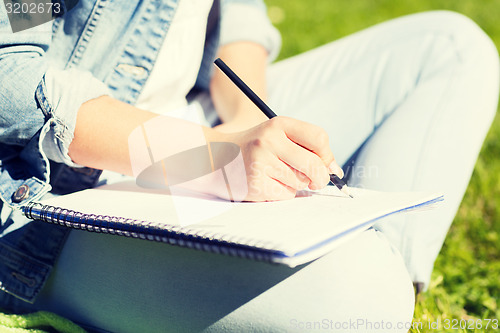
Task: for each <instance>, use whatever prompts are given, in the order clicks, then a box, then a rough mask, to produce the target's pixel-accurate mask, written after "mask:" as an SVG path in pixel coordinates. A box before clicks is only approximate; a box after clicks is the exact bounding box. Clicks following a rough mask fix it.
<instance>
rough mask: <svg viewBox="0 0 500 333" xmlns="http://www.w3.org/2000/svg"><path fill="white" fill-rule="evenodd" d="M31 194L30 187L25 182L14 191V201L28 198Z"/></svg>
mask: <svg viewBox="0 0 500 333" xmlns="http://www.w3.org/2000/svg"><path fill="white" fill-rule="evenodd" d="M29 196H30V188H29V187H28V185H26V184H24V185H21V186H19V188H18V189H17V191H16V192H15V193H14V195H13V196H12V201H14V202H21V201H23V200H24V199H26V198H28V197H29Z"/></svg>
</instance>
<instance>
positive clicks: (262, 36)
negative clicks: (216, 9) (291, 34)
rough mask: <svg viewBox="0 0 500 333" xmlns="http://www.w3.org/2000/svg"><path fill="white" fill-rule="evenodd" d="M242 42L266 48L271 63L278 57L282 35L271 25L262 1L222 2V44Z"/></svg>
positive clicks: (224, 0)
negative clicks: (249, 42) (253, 43)
mask: <svg viewBox="0 0 500 333" xmlns="http://www.w3.org/2000/svg"><path fill="white" fill-rule="evenodd" d="M242 40H245V41H252V42H255V43H258V44H260V45H262V46H264V47H265V48H266V50H267V51H268V52H269V60H270V61H272V60H274V59H276V57H277V56H278V54H279V51H280V48H281V35H280V33H279V31H278V30H277V29H276V28H275V27H274V26H273V25H272V24H271V21H270V20H269V18H268V16H267V13H266V6H265V4H264V2H263V1H262V0H222V20H221V36H220V44H221V45H224V44H228V43H231V42H236V41H242Z"/></svg>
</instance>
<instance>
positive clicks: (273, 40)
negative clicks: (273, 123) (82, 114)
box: [0, 0, 280, 308]
mask: <svg viewBox="0 0 500 333" xmlns="http://www.w3.org/2000/svg"><path fill="white" fill-rule="evenodd" d="M178 1H181V0H127V1H112V0H79V1H78V3H77V4H76V6H75V7H74V8H73V9H71V10H69V11H68V12H67V13H65V14H64V15H62V16H61V17H58V18H57V19H55V20H54V21H51V22H49V23H46V24H43V25H40V26H37V27H35V28H31V29H28V30H26V31H21V32H17V33H12V30H11V27H10V25H9V21H8V15H7V11H6V7H5V6H3V4H0V78H1V81H0V82H1V85H0V199H1V200H0V211H1V215H0V290H3V291H4V292H7V293H9V294H11V295H14V296H16V297H17V298H20V299H22V300H25V301H28V302H33V301H34V300H35V297H36V294H37V293H38V291H39V290H40V289H41V288H42V286H43V284H44V282H45V280H46V279H47V277H48V274H49V273H50V270H51V268H52V266H53V264H54V262H55V260H56V258H57V254H58V253H59V251H60V249H61V246H62V244H63V243H64V239H65V237H66V235H67V230H66V229H64V228H61V227H57V226H52V225H47V224H44V223H42V222H29V221H27V220H26V219H24V218H23V217H21V214H20V212H19V211H18V208H20V207H22V206H23V205H25V204H26V203H28V202H30V201H34V200H38V199H40V198H42V197H43V196H44V195H46V193H48V192H49V191H51V193H54V194H65V193H70V192H74V191H77V190H80V189H83V188H88V187H92V186H94V185H95V184H96V182H97V180H98V178H99V175H100V171H99V170H94V169H90V168H84V167H82V166H79V165H76V164H75V163H73V162H72V161H71V159H70V158H69V156H68V147H69V145H70V143H71V141H72V139H73V133H74V129H75V123H76V115H77V111H78V109H79V107H80V106H81V104H82V103H84V102H85V101H88V100H90V99H93V98H96V97H99V96H102V95H111V96H112V97H114V98H116V99H119V100H121V101H123V102H126V103H130V104H134V103H135V101H136V100H137V98H138V97H139V95H140V93H141V90H142V88H143V87H144V84H145V82H146V81H147V79H148V76H149V74H150V73H151V71H152V69H153V66H154V63H155V59H156V55H157V53H158V51H159V49H160V47H161V45H162V42H163V39H164V37H165V35H166V34H167V33H168V30H169V26H170V24H171V22H172V19H173V17H174V15H175V11H176V8H177V4H178ZM200 1H204V0H200ZM219 13H221V15H219ZM219 16H220V19H219ZM239 40H247V41H254V42H256V43H259V44H261V45H263V46H264V47H265V48H266V49H267V50H268V51H269V53H270V58H271V59H272V58H274V56H276V55H277V53H278V50H279V43H280V38H279V33H278V32H277V30H276V29H275V28H274V27H273V26H272V25H271V23H270V22H269V20H268V19H267V16H266V11H265V5H264V3H263V2H262V0H222V2H221V4H220V8H219V1H215V2H214V6H213V7H212V11H211V13H210V17H209V22H208V25H207V36H206V41H205V49H204V55H203V60H202V64H201V67H200V69H199V74H198V78H197V81H196V85H195V87H193V88H196V89H207V88H208V84H209V80H210V74H211V69H212V67H213V66H212V61H213V59H214V57H215V52H216V49H217V48H218V46H219V45H222V44H227V43H231V42H234V41H239ZM5 295H6V294H5V293H2V292H1V291H0V308H2V307H7V306H8V304H7V305H6V304H3V303H5V302H6V301H5V300H6V299H7V298H6V296H5ZM2 296H3V297H2ZM9 297H10V296H9Z"/></svg>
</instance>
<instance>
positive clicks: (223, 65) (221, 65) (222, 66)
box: [214, 58, 354, 198]
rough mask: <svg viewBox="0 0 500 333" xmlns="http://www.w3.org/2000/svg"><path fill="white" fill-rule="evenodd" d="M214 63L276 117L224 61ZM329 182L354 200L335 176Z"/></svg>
mask: <svg viewBox="0 0 500 333" xmlns="http://www.w3.org/2000/svg"><path fill="white" fill-rule="evenodd" d="M214 63H215V65H216V66H217V67H219V69H220V70H221V71H222V72H223V73H224V74H226V76H227V77H228V78H229V79H230V80H231V81H233V83H234V84H235V85H236V86H237V87H238V88H239V89H240V90H241V91H242V92H243V93H244V94H245V95H246V96H247V97H248V98H249V99H250V100H251V101H252V102H253V103H254V104H255V105H256V106H257V107H258V108H259V109H260V110H261V111H262V112H263V113H264V114H265V115H266V116H267V118H269V119H271V118H274V117H276V116H277V115H276V113H274V112H273V110H271V108H270V107H269V106H267V104H266V103H264V101H263V100H262V99H260V97H259V96H257V94H256V93H254V92H253V90H252V89H250V87H249V86H247V85H246V83H245V82H243V80H241V79H240V78H239V76H238V75H236V73H235V72H233V71H232V69H231V68H229V67H228V66H227V65H226V63H225V62H224V61H222V59H220V58H217V59H215V61H214ZM330 182H331V183H332V184H333V185H335V186H337V188H338V189H339V190H340V191H342V193H344V194H346V195H348V196H350V197H351V198H354V197H353V196H352V195H351V194H350V193H349V189H348V188H347V185H346V183H345V182H344V181H343V180H342V179H340V178H339V177H338V176H337V175H334V174H330Z"/></svg>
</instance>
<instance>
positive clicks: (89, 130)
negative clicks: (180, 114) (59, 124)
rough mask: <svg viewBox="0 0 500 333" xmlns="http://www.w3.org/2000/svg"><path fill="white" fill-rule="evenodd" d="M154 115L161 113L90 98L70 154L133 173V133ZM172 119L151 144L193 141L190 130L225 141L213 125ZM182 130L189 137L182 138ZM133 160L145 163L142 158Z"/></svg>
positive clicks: (81, 113) (79, 117)
mask: <svg viewBox="0 0 500 333" xmlns="http://www.w3.org/2000/svg"><path fill="white" fill-rule="evenodd" d="M155 117H159V116H158V114H155V113H152V112H149V111H145V110H141V109H138V108H136V107H134V106H132V105H129V104H126V103H123V102H120V101H118V100H116V99H113V98H111V97H109V96H102V97H99V98H96V99H93V100H90V101H88V102H86V103H84V104H83V105H82V106H81V108H80V109H79V110H78V115H77V120H76V127H75V134H74V138H73V141H72V142H71V144H70V146H69V156H70V157H71V159H72V160H73V161H74V162H75V163H77V164H80V165H84V166H87V167H92V168H96V169H102V170H111V171H115V172H119V173H122V174H126V175H134V174H133V168H132V162H131V156H130V151H129V144H130V142H129V138H130V135H131V133H132V132H133V131H134V130H135V129H136V128H138V127H139V126H141V125H143V124H144V123H146V122H147V121H149V120H151V119H153V118H155ZM170 120H171V121H168V122H165V121H162V122H161V124H162V126H163V127H162V128H161V133H162V134H161V137H158V136H157V135H155V136H154V138H151V139H150V140H151V142H150V144H158V143H159V142H161V144H165V145H173V146H175V145H176V142H175V141H174V140H182V141H183V142H186V141H189V140H190V139H191V140H192V137H191V138H190V137H189V133H198V134H201V135H204V139H205V140H206V142H208V141H223V139H222V138H220V136H222V135H223V134H221V133H218V132H217V131H215V130H212V129H210V128H206V127H203V126H199V125H197V124H194V123H191V122H188V121H185V120H181V119H177V118H171V119H170ZM165 124H166V125H165ZM179 133H183V134H184V135H185V136H186V137H184V138H183V137H179ZM146 155H147V154H146ZM134 162H137V163H140V164H144V162H143V161H134ZM147 162H148V163H149V161H147ZM135 176H136V175H135Z"/></svg>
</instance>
